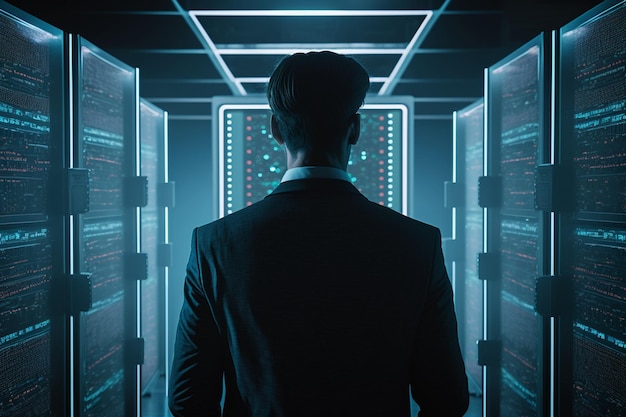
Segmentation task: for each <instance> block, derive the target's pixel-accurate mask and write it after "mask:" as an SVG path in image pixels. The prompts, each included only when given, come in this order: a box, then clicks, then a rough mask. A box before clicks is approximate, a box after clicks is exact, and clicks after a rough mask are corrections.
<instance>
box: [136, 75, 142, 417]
mask: <svg viewBox="0 0 626 417" xmlns="http://www.w3.org/2000/svg"><path fill="white" fill-rule="evenodd" d="M140 121H141V109H140V98H139V68H135V175H136V176H140V175H141V136H140V135H141V130H140V126H139V124H140ZM135 222H136V235H135V239H136V243H135V250H136V252H137V253H141V208H140V207H137V208H135ZM136 295H137V305H136V307H135V308H136V312H137V323H136V330H135V333H136V336H137V338H140V337H141V281H140V280H137V284H136ZM135 379H136V382H135V391H136V392H135V403H136V407H137V409H136V411H137V415H138V416H140V415H141V365H139V364H137V365H136V367H135Z"/></svg>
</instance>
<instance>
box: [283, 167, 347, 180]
mask: <svg viewBox="0 0 626 417" xmlns="http://www.w3.org/2000/svg"><path fill="white" fill-rule="evenodd" d="M309 178H326V179H333V180H343V181H348V182H349V183H352V181H350V177H349V176H348V173H347V172H346V171H344V170H342V169H339V168H333V167H323V166H306V167H296V168H291V169H288V170H287V171H286V172H285V175H283V179H282V180H281V182H286V181H294V180H304V179H309Z"/></svg>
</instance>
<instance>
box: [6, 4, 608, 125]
mask: <svg viewBox="0 0 626 417" xmlns="http://www.w3.org/2000/svg"><path fill="white" fill-rule="evenodd" d="M8 2H9V3H11V4H13V5H15V6H17V7H19V8H21V9H23V10H25V11H27V12H29V13H31V14H33V15H35V16H36V17H38V18H40V19H42V20H44V21H46V22H48V23H50V24H52V25H54V26H57V27H58V28H60V29H63V30H64V31H66V32H68V33H75V34H80V35H81V36H83V37H84V38H85V39H87V40H89V41H90V42H92V43H94V44H95V45H97V46H99V47H100V48H102V49H104V50H105V51H107V52H109V53H110V54H112V55H113V56H115V57H117V58H118V59H120V60H122V61H124V62H126V63H127V64H129V65H131V66H135V67H138V68H139V71H140V94H141V96H142V97H144V98H145V99H147V100H149V101H151V102H152V103H153V104H155V105H157V106H159V107H161V108H162V109H164V110H167V111H168V112H169V116H170V119H173V120H195V119H200V120H202V119H210V118H211V98H212V97H214V96H220V95H250V94H261V93H263V88H264V80H265V79H266V77H267V76H268V75H269V74H270V72H271V71H272V68H273V66H274V65H275V64H276V62H277V61H278V60H279V59H280V58H281V57H282V56H284V55H285V54H287V53H290V52H289V51H294V50H309V49H333V50H339V51H346V52H347V53H349V54H351V55H353V56H355V57H356V58H357V59H358V60H360V61H361V62H362V63H363V64H364V66H365V67H366V68H367V69H368V71H369V72H370V74H371V76H372V77H373V78H372V81H373V82H372V89H371V94H383V95H410V96H413V97H414V100H415V117H416V118H418V119H419V118H421V119H449V118H450V117H451V113H452V111H454V110H458V109H460V108H463V107H465V106H467V105H468V104H470V103H472V102H473V101H475V100H476V99H477V98H479V97H481V96H482V88H483V81H482V77H483V69H484V68H485V67H487V66H489V65H491V64H493V63H495V62H497V61H499V60H500V59H501V58H503V57H505V56H506V55H507V54H508V53H510V52H512V51H513V50H514V49H515V48H517V47H519V46H521V45H522V44H524V43H525V42H526V41H529V40H530V39H532V38H533V37H534V36H536V35H538V34H539V33H541V32H542V31H546V30H552V29H558V28H559V27H560V26H562V25H563V24H565V23H567V22H568V21H570V20H571V19H573V18H575V17H576V16H577V15H579V14H581V13H582V12H584V11H586V10H587V9H589V8H591V7H593V6H594V5H596V4H598V3H600V1H599V0H360V1H355V0H336V1H331V0H300V1H297V0H291V1H289V0H187V1H183V0H84V1H80V2H78V4H76V5H75V6H74V7H73V8H72V9H69V10H68V9H67V8H66V6H60V5H58V3H57V4H52V3H51V2H43V1H32V0H8ZM285 10H300V12H295V13H294V12H285ZM302 10H317V11H318V12H317V13H313V14H314V16H311V13H304V12H301V11H302ZM320 10H333V11H334V12H323V13H322V12H319V11H320ZM347 11H351V12H347ZM372 11H378V12H372ZM324 13H327V14H329V15H328V16H315V14H317V15H320V14H324ZM294 14H295V16H294ZM298 14H300V15H298ZM302 14H308V15H307V16H302ZM418 35H419V36H418Z"/></svg>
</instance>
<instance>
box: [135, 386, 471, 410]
mask: <svg viewBox="0 0 626 417" xmlns="http://www.w3.org/2000/svg"><path fill="white" fill-rule="evenodd" d="M417 410H418V408H417V406H416V405H415V404H411V417H415V416H416V415H417ZM481 410H482V399H481V398H480V397H477V396H471V397H470V407H469V410H468V411H467V413H466V414H465V417H481V415H482V411H481ZM141 417H171V414H170V412H169V411H168V409H167V401H166V398H165V378H164V377H163V378H159V379H157V380H155V381H154V383H153V384H152V385H151V386H150V387H149V389H148V391H147V392H146V393H145V394H144V395H143V397H142V398H141Z"/></svg>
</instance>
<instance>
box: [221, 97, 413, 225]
mask: <svg viewBox="0 0 626 417" xmlns="http://www.w3.org/2000/svg"><path fill="white" fill-rule="evenodd" d="M359 113H360V114H361V135H360V139H359V141H358V143H357V144H356V145H355V146H354V147H353V148H352V155H351V158H350V161H349V163H348V174H349V175H350V178H351V180H352V182H353V184H354V185H355V186H356V187H357V188H358V189H359V190H360V191H361V192H362V193H363V194H364V195H365V196H366V197H368V198H369V199H370V200H372V201H375V202H377V203H379V204H381V205H385V206H388V207H391V208H393V209H395V210H397V211H399V212H402V213H406V181H407V179H406V162H405V158H406V146H407V139H408V138H407V135H408V133H407V130H408V125H407V123H408V114H407V113H408V110H407V107H406V106H405V105H402V104H365V105H364V106H363V107H362V108H361V110H360V111H359ZM270 116H271V113H270V110H269V106H268V105H264V104H258V105H253V104H246V105H238V104H224V105H222V106H221V107H220V110H219V142H220V153H219V154H220V164H219V165H220V184H219V187H220V215H223V214H230V213H232V212H233V211H236V210H238V209H241V208H244V207H246V206H249V205H251V204H252V203H254V202H256V201H259V200H261V199H263V198H264V197H265V196H267V195H268V194H269V193H271V191H272V190H273V189H274V188H275V187H276V186H277V185H278V184H279V183H280V180H281V178H282V176H283V175H284V173H285V170H286V156H285V153H284V150H283V149H282V148H281V147H280V146H278V144H276V143H275V142H274V140H273V139H272V135H271V132H270Z"/></svg>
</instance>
